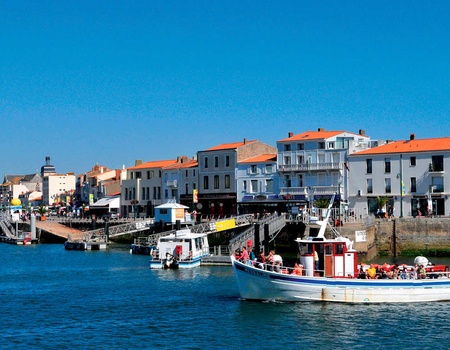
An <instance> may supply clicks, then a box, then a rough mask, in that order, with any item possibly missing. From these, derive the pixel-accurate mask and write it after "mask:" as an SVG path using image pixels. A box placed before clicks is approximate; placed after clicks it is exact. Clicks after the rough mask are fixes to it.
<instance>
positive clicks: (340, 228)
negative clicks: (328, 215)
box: [338, 177, 342, 235]
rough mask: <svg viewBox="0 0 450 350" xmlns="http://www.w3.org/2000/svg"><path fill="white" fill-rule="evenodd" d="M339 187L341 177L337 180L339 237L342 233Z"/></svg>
mask: <svg viewBox="0 0 450 350" xmlns="http://www.w3.org/2000/svg"><path fill="white" fill-rule="evenodd" d="M341 185H342V177H339V179H338V200H339V211H338V213H339V235H341V233H342V219H341Z"/></svg>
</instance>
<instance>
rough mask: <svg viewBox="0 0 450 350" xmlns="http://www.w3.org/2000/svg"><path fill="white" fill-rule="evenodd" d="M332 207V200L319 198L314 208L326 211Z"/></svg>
mask: <svg viewBox="0 0 450 350" xmlns="http://www.w3.org/2000/svg"><path fill="white" fill-rule="evenodd" d="M329 205H330V200H329V199H328V198H319V199H316V200H315V201H314V206H315V207H316V208H323V209H326V208H328V206H329Z"/></svg>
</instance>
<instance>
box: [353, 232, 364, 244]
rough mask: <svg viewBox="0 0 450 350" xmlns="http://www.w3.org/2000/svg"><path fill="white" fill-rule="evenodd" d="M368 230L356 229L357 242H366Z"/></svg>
mask: <svg viewBox="0 0 450 350" xmlns="http://www.w3.org/2000/svg"><path fill="white" fill-rule="evenodd" d="M365 241H366V231H355V242H365Z"/></svg>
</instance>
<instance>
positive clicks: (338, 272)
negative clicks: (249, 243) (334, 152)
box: [231, 199, 450, 303]
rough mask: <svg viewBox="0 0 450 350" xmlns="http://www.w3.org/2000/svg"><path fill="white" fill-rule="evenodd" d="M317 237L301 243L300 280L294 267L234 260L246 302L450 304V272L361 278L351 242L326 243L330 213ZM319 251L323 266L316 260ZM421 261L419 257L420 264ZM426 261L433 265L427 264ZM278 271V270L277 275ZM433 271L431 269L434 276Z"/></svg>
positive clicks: (327, 241)
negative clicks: (423, 275)
mask: <svg viewBox="0 0 450 350" xmlns="http://www.w3.org/2000/svg"><path fill="white" fill-rule="evenodd" d="M332 203H333V199H332V200H331V202H330V206H329V208H328V213H327V215H326V217H325V219H324V220H323V221H318V224H319V225H321V226H320V230H319V233H318V235H317V237H309V238H306V239H297V240H296V241H297V243H298V245H299V250H300V264H301V265H300V266H301V267H302V272H301V274H300V275H295V274H293V271H294V270H293V268H292V267H290V268H288V267H283V266H270V265H267V264H266V265H264V266H263V268H260V267H258V266H253V265H252V264H249V263H244V262H240V261H237V260H236V259H235V258H234V256H232V257H231V261H232V264H233V269H234V273H235V275H236V278H237V283H238V288H239V293H240V295H241V298H243V299H249V300H273V301H287V302H295V301H335V302H348V303H400V302H402V303H403V302H405V303H408V302H428V301H447V300H450V278H448V272H445V271H441V272H433V274H430V275H429V276H428V278H423V279H412V278H408V279H406V278H404V279H402V278H400V277H399V278H397V279H393V278H391V279H389V278H385V279H384V278H383V279H382V278H380V279H369V278H368V279H365V278H364V279H362V278H358V277H359V265H358V264H357V254H356V251H355V250H353V249H352V244H353V243H352V242H350V241H349V240H348V239H346V238H342V237H337V238H334V239H326V238H325V229H326V226H327V223H328V219H329V212H330V209H331V206H332ZM315 252H317V253H318V254H317V255H318V257H319V261H318V266H316V262H315V259H314V255H315ZM420 258H423V257H418V258H416V262H417V261H419V263H420ZM423 261H427V260H426V259H424V260H423ZM272 270H273V271H272ZM429 270H430V268H428V271H429Z"/></svg>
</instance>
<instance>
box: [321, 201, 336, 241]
mask: <svg viewBox="0 0 450 350" xmlns="http://www.w3.org/2000/svg"><path fill="white" fill-rule="evenodd" d="M335 196H336V193H333V196H331V199H330V204H329V205H328V209H327V213H326V215H325V218H324V219H323V220H319V221H317V223H318V224H319V225H320V229H319V233H318V234H317V238H324V237H325V230H326V229H327V224H328V220H329V218H330V214H331V207H332V206H333V203H334V197H335Z"/></svg>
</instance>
